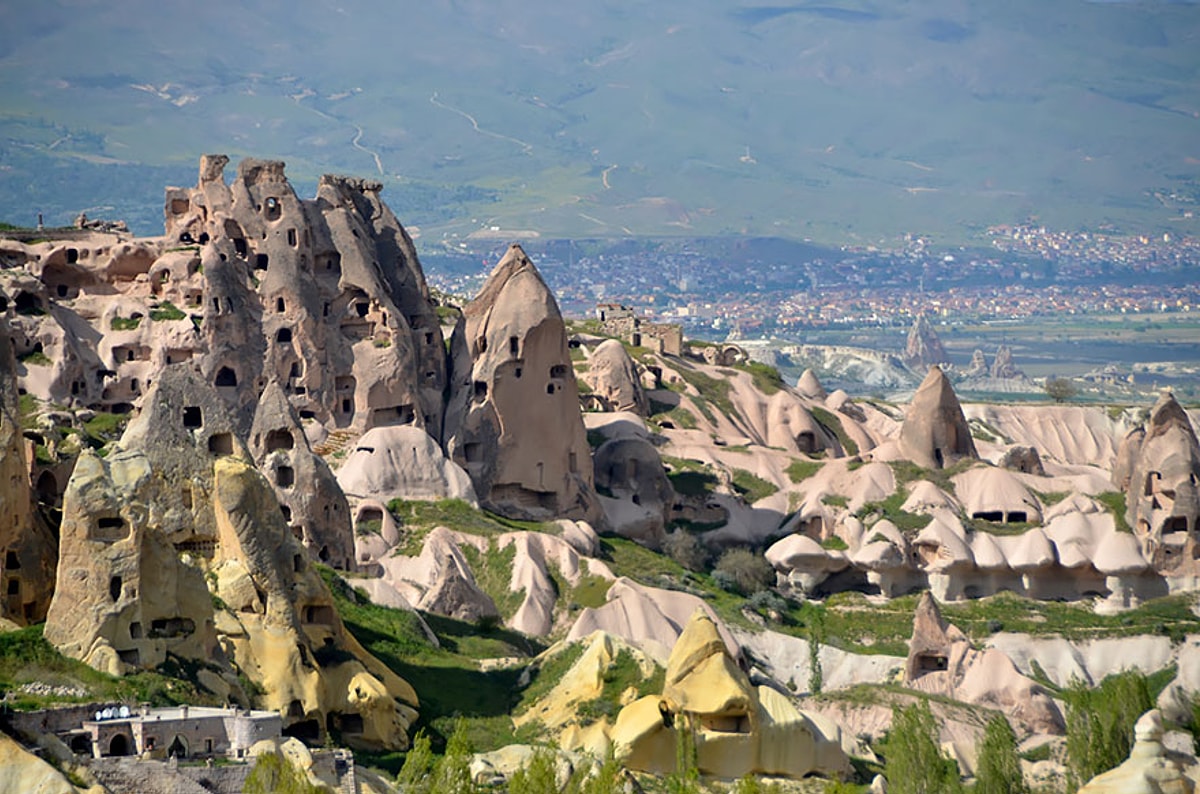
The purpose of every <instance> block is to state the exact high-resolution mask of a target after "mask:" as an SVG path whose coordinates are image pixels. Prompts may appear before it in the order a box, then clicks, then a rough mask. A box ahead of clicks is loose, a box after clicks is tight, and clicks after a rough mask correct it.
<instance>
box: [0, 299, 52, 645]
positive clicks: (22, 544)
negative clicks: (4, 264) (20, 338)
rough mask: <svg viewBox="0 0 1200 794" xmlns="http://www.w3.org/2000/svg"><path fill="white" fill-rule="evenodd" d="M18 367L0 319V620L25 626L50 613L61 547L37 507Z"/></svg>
mask: <svg viewBox="0 0 1200 794" xmlns="http://www.w3.org/2000/svg"><path fill="white" fill-rule="evenodd" d="M16 370H17V365H16V359H15V358H14V356H13V346H12V340H11V339H10V336H9V328H8V323H7V322H6V321H5V320H4V318H3V317H0V515H2V516H4V520H3V522H2V523H0V588H3V589H0V593H4V597H3V599H2V600H0V619H7V620H11V621H13V622H15V623H19V624H21V625H26V624H30V623H37V622H39V621H41V620H43V619H44V618H45V616H46V609H47V608H48V607H49V606H50V595H51V592H52V590H53V584H54V568H55V566H56V565H57V563H58V547H57V543H56V542H55V539H54V536H53V534H52V532H51V530H50V528H49V526H48V525H47V523H46V521H45V519H44V518H43V517H42V516H41V514H40V512H39V511H37V510H35V509H34V498H33V490H32V489H31V488H30V484H29V460H28V458H27V457H26V455H27V452H26V447H27V445H26V441H25V437H24V435H22V432H21V416H20V407H19V404H20V397H19V395H18V393H17V377H16Z"/></svg>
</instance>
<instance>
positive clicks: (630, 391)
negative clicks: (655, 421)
mask: <svg viewBox="0 0 1200 794" xmlns="http://www.w3.org/2000/svg"><path fill="white" fill-rule="evenodd" d="M581 377H582V378H583V382H584V383H586V384H587V385H588V387H589V388H591V390H592V394H593V395H594V396H595V397H596V398H598V399H599V400H600V401H601V403H602V405H604V407H605V408H606V410H609V411H631V412H633V413H635V414H637V415H638V416H649V415H650V401H649V399H647V397H646V392H645V390H644V389H643V388H642V381H641V378H640V377H639V376H638V371H637V365H636V364H634V363H633V359H631V358H630V357H629V354H628V353H626V352H625V346H624V345H622V344H621V343H620V342H618V341H617V340H616V339H606V340H604V341H603V342H601V343H600V344H598V345H596V349H595V350H593V351H592V353H591V355H589V356H588V359H587V371H586V372H584V373H583V374H582V376H581Z"/></svg>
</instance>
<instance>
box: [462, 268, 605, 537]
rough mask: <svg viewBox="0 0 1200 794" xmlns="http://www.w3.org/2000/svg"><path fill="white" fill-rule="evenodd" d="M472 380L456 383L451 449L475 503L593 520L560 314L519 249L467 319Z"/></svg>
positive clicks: (522, 514)
mask: <svg viewBox="0 0 1200 794" xmlns="http://www.w3.org/2000/svg"><path fill="white" fill-rule="evenodd" d="M463 315H464V317H465V321H466V324H465V343H466V344H467V345H468V346H469V355H470V358H471V360H472V361H473V362H474V364H473V367H472V371H471V376H470V380H469V381H467V382H465V383H455V384H454V386H455V388H456V389H457V390H458V392H457V394H456V396H455V398H454V401H455V404H456V408H455V411H454V412H453V415H455V417H456V418H457V414H458V411H461V421H460V422H458V423H457V424H456V425H455V426H454V428H453V429H452V430H451V432H450V437H449V439H448V443H447V449H448V451H449V452H450V453H451V456H452V458H453V459H454V461H455V462H456V463H458V464H459V465H461V466H462V467H463V468H464V469H466V471H467V473H468V474H469V475H470V476H471V481H472V483H473V484H474V486H475V493H476V494H477V495H478V496H479V501H480V504H482V505H484V506H485V507H488V508H489V509H492V510H495V511H496V512H498V513H501V514H503V515H508V516H510V517H517V518H531V519H546V518H553V517H558V516H563V517H568V518H586V519H589V520H595V519H596V518H597V516H598V508H597V504H596V496H595V492H594V490H593V488H592V461H591V448H590V447H589V446H588V442H587V435H586V433H585V431H584V427H583V419H582V418H581V416H580V413H579V391H578V388H577V386H576V382H575V373H574V370H573V368H572V366H571V356H570V351H569V350H568V348H567V336H566V331H565V328H564V325H563V319H562V315H561V314H560V313H559V310H558V304H557V303H556V302H555V300H554V296H553V295H552V294H551V292H550V289H549V288H548V287H547V286H546V283H545V282H544V281H542V277H541V274H539V273H538V271H537V268H535V267H534V266H533V263H532V262H530V261H529V257H527V256H526V255H525V252H524V251H522V250H521V247H520V246H519V245H513V246H512V247H511V248H509V250H508V253H507V254H505V256H504V258H503V259H501V260H500V262H499V263H498V264H497V265H496V267H495V269H493V270H492V273H491V275H490V276H489V277H488V280H487V282H486V283H485V284H484V285H483V289H482V290H481V291H480V293H479V295H478V296H476V298H475V300H473V301H472V302H471V303H469V304H468V305H467V307H466V308H465V309H464V311H463Z"/></svg>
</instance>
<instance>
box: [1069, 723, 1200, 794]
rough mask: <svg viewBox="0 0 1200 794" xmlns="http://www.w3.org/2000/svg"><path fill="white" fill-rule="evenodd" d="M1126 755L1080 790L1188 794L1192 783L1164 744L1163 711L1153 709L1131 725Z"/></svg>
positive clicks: (1100, 793) (1083, 792)
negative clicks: (1131, 730) (1123, 761)
mask: <svg viewBox="0 0 1200 794" xmlns="http://www.w3.org/2000/svg"><path fill="white" fill-rule="evenodd" d="M1134 738H1135V741H1134V745H1133V749H1132V750H1130V751H1129V759H1128V760H1127V761H1125V763H1123V764H1121V765H1120V766H1118V767H1117V768H1116V769H1112V770H1109V771H1108V772H1105V773H1103V774H1101V775H1097V776H1096V777H1094V778H1092V779H1091V780H1090V781H1088V783H1087V784H1085V785H1084V786H1083V788H1081V789H1079V794H1190V792H1192V791H1194V790H1195V783H1194V782H1193V781H1192V779H1191V778H1189V777H1187V776H1186V775H1184V774H1183V771H1182V770H1181V769H1180V768H1179V764H1177V763H1176V762H1175V761H1173V760H1172V759H1170V758H1168V757H1167V753H1166V749H1165V748H1164V747H1163V744H1162V739H1163V723H1162V714H1161V713H1160V712H1159V711H1158V709H1152V710H1151V711H1147V712H1146V713H1145V714H1143V715H1142V717H1141V719H1139V720H1138V721H1137V725H1135V726H1134Z"/></svg>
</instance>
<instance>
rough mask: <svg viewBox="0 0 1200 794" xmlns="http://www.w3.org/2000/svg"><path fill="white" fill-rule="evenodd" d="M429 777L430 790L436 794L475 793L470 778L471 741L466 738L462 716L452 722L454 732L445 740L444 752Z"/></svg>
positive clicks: (473, 784)
mask: <svg viewBox="0 0 1200 794" xmlns="http://www.w3.org/2000/svg"><path fill="white" fill-rule="evenodd" d="M429 778H430V791H432V792H435V793H436V794H475V792H476V791H477V790H478V789H477V788H476V786H475V781H474V780H472V779H471V742H470V740H469V739H468V738H467V721H466V720H464V719H463V718H462V717H459V718H458V720H457V721H456V722H455V723H454V733H452V734H450V739H449V741H447V742H446V754H445V755H443V756H442V760H441V761H439V762H438V763H437V765H436V766H435V768H434V770H433V772H432V774H430V776H429Z"/></svg>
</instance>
